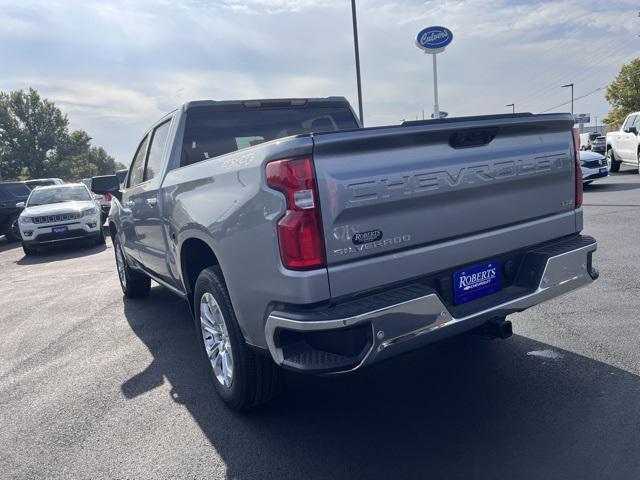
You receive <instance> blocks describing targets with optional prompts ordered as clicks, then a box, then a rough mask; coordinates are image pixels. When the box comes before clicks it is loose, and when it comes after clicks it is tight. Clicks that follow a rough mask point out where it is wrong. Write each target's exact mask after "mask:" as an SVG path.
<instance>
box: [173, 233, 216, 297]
mask: <svg viewBox="0 0 640 480" xmlns="http://www.w3.org/2000/svg"><path fill="white" fill-rule="evenodd" d="M178 261H179V265H180V275H181V277H182V283H183V286H184V290H185V292H186V294H187V297H188V298H189V303H190V304H191V305H193V292H194V289H195V285H196V280H197V279H198V275H199V274H200V272H202V270H204V269H205V268H209V267H213V266H217V267H218V268H220V261H219V259H218V256H217V255H216V253H215V251H214V249H213V246H212V245H211V243H210V242H209V241H207V240H206V239H204V238H202V237H201V236H200V235H192V236H189V237H187V238H185V239H184V240H183V241H182V242H181V243H180V247H179V250H178ZM223 278H224V275H223Z"/></svg>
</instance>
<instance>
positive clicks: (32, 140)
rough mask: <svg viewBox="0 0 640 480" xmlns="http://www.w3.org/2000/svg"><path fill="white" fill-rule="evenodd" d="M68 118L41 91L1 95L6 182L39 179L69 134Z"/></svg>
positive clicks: (0, 166) (0, 161)
mask: <svg viewBox="0 0 640 480" xmlns="http://www.w3.org/2000/svg"><path fill="white" fill-rule="evenodd" d="M68 124H69V121H68V120H67V116H66V115H63V113H62V112H61V111H60V109H59V108H57V107H56V106H55V105H54V104H53V103H52V102H50V101H48V100H46V99H42V98H41V97H40V95H39V94H38V92H37V91H35V90H34V89H32V88H30V89H29V91H28V92H26V93H25V92H24V91H23V90H17V91H15V92H10V93H4V92H0V170H1V171H2V175H3V177H4V178H11V177H18V176H29V177H39V176H43V175H44V173H45V172H46V171H47V170H49V165H48V164H49V162H50V161H51V158H52V156H53V154H54V151H55V148H56V146H57V145H58V144H59V143H60V142H61V141H62V139H63V138H64V137H65V136H66V134H67V125H68Z"/></svg>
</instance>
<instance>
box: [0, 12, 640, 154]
mask: <svg viewBox="0 0 640 480" xmlns="http://www.w3.org/2000/svg"><path fill="white" fill-rule="evenodd" d="M636 10H637V5H636V2H635V0H634V1H628V0H617V1H616V2H604V3H603V2H599V1H597V0H560V1H553V2H551V1H542V2H535V3H534V2H527V1H521V0H482V1H480V0H466V1H462V0H444V1H442V0H437V1H436V0H433V1H419V0H403V1H399V0H398V1H383V0H366V1H365V0H359V1H358V14H359V29H360V45H361V62H362V73H363V90H364V100H365V103H364V107H365V108H364V110H365V121H366V124H367V125H379V124H386V123H397V122H399V121H400V120H401V119H403V118H415V116H416V115H417V116H421V114H422V110H423V109H424V110H425V111H426V114H427V115H428V114H429V113H430V111H431V108H432V102H433V100H432V79H431V78H432V75H431V63H430V58H429V57H428V56H426V55H424V54H422V53H421V52H420V51H419V50H418V49H417V48H416V47H415V45H414V38H415V34H416V33H417V32H418V30H420V29H421V28H422V27H424V26H426V25H429V24H442V25H445V26H447V27H449V28H451V30H453V32H454V41H453V43H452V44H451V46H450V47H448V48H447V51H446V52H445V53H444V54H442V55H440V56H439V58H438V62H439V80H440V104H441V108H442V109H443V110H446V111H448V112H449V113H450V114H451V115H471V114H482V113H496V112H498V113H500V112H505V111H507V109H506V107H505V106H504V105H505V104H507V103H512V102H515V103H516V105H517V108H518V110H530V111H534V112H536V111H541V110H544V109H546V108H549V107H551V106H553V105H557V104H559V103H562V102H563V101H566V100H567V99H568V98H567V95H568V92H567V91H566V89H561V88H560V85H562V84H563V83H567V82H574V83H575V84H576V96H578V95H580V94H583V93H586V92H588V91H591V90H594V89H595V88H597V87H600V86H603V85H606V84H607V83H609V82H610V81H611V79H612V78H613V77H614V76H615V75H616V73H617V72H618V71H619V69H620V67H621V65H622V63H623V62H624V61H628V60H629V59H631V58H633V57H634V55H636V54H637V51H638V41H639V40H638V37H637V34H638V33H640V28H639V25H638V24H639V20H638V19H637V11H636ZM0 23H1V24H2V25H3V28H2V29H0V58H2V59H3V60H2V64H0V74H1V75H0V88H1V89H3V90H7V89H17V88H27V87H29V86H34V87H36V88H38V89H39V90H40V91H41V93H42V94H43V95H45V96H47V97H49V98H51V99H52V100H54V101H56V102H57V103H58V104H59V105H60V106H61V107H62V108H63V109H64V110H65V111H66V112H67V113H68V114H69V118H70V120H71V122H72V125H73V126H74V128H85V129H86V130H87V131H88V132H89V133H90V134H91V135H92V136H93V137H94V139H95V142H96V143H98V144H101V145H103V146H104V147H105V148H106V149H107V150H108V151H109V152H112V153H113V154H114V155H115V156H116V157H117V158H118V159H119V160H120V161H123V162H125V163H126V162H128V161H129V158H130V156H131V154H132V151H133V149H134V148H135V145H136V144H137V141H138V139H139V137H140V136H141V135H142V133H143V132H144V130H145V129H146V127H147V126H148V125H149V124H150V123H152V122H153V121H155V120H156V119H157V118H159V117H160V116H161V115H162V114H164V113H166V112H167V111H169V110H171V109H172V108H175V107H176V106H177V105H179V104H180V103H182V102H184V101H186V100H192V99H202V98H213V99H234V98H260V97H292V96H301V97H307V96H329V95H344V96H346V97H347V98H349V100H350V101H351V102H352V103H353V104H354V106H356V105H355V101H356V98H357V97H356V90H355V72H354V55H353V38H352V32H351V11H350V5H349V2H347V1H344V0H315V1H314V0H217V1H214V0H210V1H206V0H189V1H187V0H183V1H179V0H175V1H169V0H138V1H136V2H128V1H124V0H117V1H95V0H88V1H79V0H69V1H56V0H20V1H17V0H16V1H2V0H0ZM567 108H568V107H567ZM576 109H577V110H579V111H581V112H590V113H591V114H592V116H598V117H602V116H604V115H605V114H606V113H607V110H608V105H607V103H606V101H605V100H604V97H603V93H602V91H601V92H598V93H597V94H594V95H591V96H589V97H586V98H585V99H583V100H580V101H579V102H577V103H576Z"/></svg>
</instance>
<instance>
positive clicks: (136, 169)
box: [127, 136, 149, 187]
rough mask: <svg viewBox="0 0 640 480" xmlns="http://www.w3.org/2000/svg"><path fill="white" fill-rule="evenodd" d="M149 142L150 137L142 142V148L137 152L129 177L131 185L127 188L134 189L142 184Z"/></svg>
mask: <svg viewBox="0 0 640 480" xmlns="http://www.w3.org/2000/svg"><path fill="white" fill-rule="evenodd" d="M148 141H149V137H148V136H146V137H144V139H143V140H142V142H140V146H139V147H138V151H137V152H136V156H135V157H133V161H132V162H131V167H130V170H131V174H130V175H129V183H128V184H127V187H134V186H136V185H138V184H139V183H142V178H143V174H144V157H145V153H146V152H147V142H148Z"/></svg>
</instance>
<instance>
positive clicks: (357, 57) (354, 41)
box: [351, 0, 364, 126]
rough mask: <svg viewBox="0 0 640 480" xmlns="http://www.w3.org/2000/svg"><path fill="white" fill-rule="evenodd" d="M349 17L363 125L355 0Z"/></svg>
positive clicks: (359, 109)
mask: <svg viewBox="0 0 640 480" xmlns="http://www.w3.org/2000/svg"><path fill="white" fill-rule="evenodd" d="M351 17H352V19H353V46H354V48H355V52H356V78H357V82H358V111H359V112H360V123H361V124H362V126H364V116H363V114H362V82H361V80H360V47H359V46H358V18H357V15H356V0H351Z"/></svg>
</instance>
